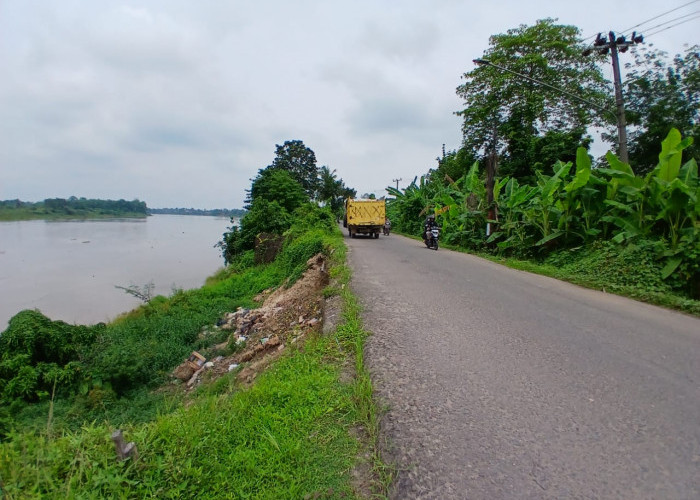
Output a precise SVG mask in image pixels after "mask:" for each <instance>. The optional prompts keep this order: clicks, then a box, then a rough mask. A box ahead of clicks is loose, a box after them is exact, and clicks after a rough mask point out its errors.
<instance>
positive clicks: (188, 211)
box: [148, 208, 246, 218]
mask: <svg viewBox="0 0 700 500" xmlns="http://www.w3.org/2000/svg"><path fill="white" fill-rule="evenodd" d="M148 213H149V214H168V215H210V216H214V217H236V218H240V217H243V216H244V215H245V213H246V211H245V210H243V209H240V208H233V209H228V208H215V209H213V210H203V209H200V208H149V209H148Z"/></svg>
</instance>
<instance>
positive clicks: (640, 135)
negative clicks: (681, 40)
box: [625, 45, 700, 175]
mask: <svg viewBox="0 0 700 500" xmlns="http://www.w3.org/2000/svg"><path fill="white" fill-rule="evenodd" d="M699 50H700V46H698V45H695V46H693V47H690V48H688V49H687V50H686V52H685V54H684V56H683V57H681V56H680V55H676V57H674V58H673V60H672V61H671V62H670V63H669V61H668V57H667V54H666V53H665V52H662V51H649V50H645V51H638V52H636V54H635V59H636V60H635V66H634V67H633V69H631V71H630V72H629V73H628V75H627V79H626V103H625V106H626V116H627V120H628V121H629V123H630V124H631V125H633V127H632V128H631V130H630V133H629V138H630V141H629V143H630V147H629V157H630V163H631V164H632V166H633V168H634V171H635V172H636V173H637V174H639V175H641V174H644V173H648V172H650V171H651V170H653V168H654V167H655V166H656V164H657V163H658V161H659V150H658V148H659V144H660V143H661V141H662V140H663V139H664V138H665V137H666V136H667V135H668V133H669V131H670V130H671V129H672V128H676V129H678V130H679V131H680V132H681V134H682V135H683V136H684V137H693V138H694V143H693V145H691V146H690V147H688V148H687V149H686V150H685V151H684V152H683V154H684V160H685V161H687V160H689V159H690V158H695V159H696V161H700V59H699V56H698V52H699ZM628 68H630V65H628Z"/></svg>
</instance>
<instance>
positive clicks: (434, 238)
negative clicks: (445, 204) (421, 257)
mask: <svg viewBox="0 0 700 500" xmlns="http://www.w3.org/2000/svg"><path fill="white" fill-rule="evenodd" d="M439 238H440V229H439V228H437V227H433V228H431V229H428V230H427V231H426V232H425V239H424V240H423V241H424V242H425V246H426V247H428V248H434V249H435V250H437V249H438V239H439Z"/></svg>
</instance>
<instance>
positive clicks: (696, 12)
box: [644, 10, 700, 36]
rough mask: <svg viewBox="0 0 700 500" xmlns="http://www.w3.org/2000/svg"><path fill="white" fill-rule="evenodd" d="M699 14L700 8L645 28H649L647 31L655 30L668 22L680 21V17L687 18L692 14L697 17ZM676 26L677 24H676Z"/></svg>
mask: <svg viewBox="0 0 700 500" xmlns="http://www.w3.org/2000/svg"><path fill="white" fill-rule="evenodd" d="M698 14H700V10H696V11H695V12H690V13H689V14H685V15H683V16H678V17H674V18H673V19H669V20H668V21H664V22H663V23H661V24H657V25H655V26H652V27H651V28H644V29H645V30H647V31H652V30H655V29H656V28H660V27H662V26H666V25H667V24H669V23H673V22H675V21H678V20H680V19H685V18H688V17H690V16H695V17H697V15H698ZM695 17H693V18H692V19H695ZM688 20H689V21H690V19H688ZM683 22H685V21H683ZM674 26H675V25H674ZM646 36H649V35H646Z"/></svg>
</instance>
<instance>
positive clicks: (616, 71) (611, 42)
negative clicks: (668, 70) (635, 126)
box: [583, 31, 644, 163]
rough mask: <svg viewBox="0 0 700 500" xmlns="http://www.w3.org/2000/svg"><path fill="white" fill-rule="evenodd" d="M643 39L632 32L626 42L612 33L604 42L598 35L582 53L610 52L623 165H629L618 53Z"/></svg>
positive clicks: (622, 37)
mask: <svg viewBox="0 0 700 500" xmlns="http://www.w3.org/2000/svg"><path fill="white" fill-rule="evenodd" d="M643 41H644V37H643V36H642V35H637V32H636V31H634V32H632V37H631V39H630V40H627V39H626V38H625V37H624V36H620V37H616V36H615V33H613V32H612V31H611V32H610V33H608V40H607V41H606V40H605V37H603V36H602V35H601V34H600V33H598V36H597V37H596V39H595V42H593V48H592V49H590V48H589V49H586V50H584V51H583V55H584V56H587V55H590V54H591V52H593V50H596V51H597V52H599V53H601V54H607V53H608V52H610V57H611V59H612V67H613V81H614V83H615V106H616V107H617V114H616V117H617V142H618V149H619V151H618V152H619V154H620V160H621V161H623V162H624V163H629V155H628V154H627V120H626V118H625V103H624V100H623V99H622V77H621V76H620V61H619V57H618V53H619V52H627V49H629V47H630V46H631V45H635V44H638V43H642V42H643Z"/></svg>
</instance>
